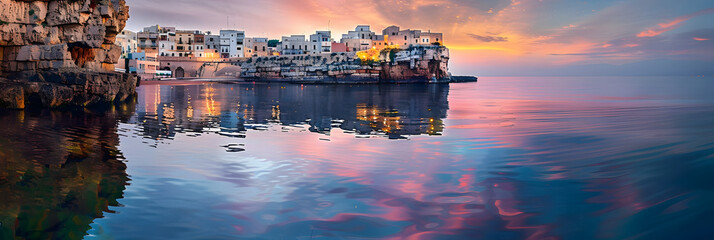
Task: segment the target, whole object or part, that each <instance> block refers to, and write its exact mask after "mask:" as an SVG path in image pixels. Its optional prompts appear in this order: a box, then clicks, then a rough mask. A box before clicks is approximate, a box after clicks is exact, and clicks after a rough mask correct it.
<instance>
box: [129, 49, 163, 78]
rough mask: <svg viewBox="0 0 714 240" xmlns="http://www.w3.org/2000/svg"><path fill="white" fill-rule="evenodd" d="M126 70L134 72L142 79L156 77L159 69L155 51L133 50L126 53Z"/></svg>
mask: <svg viewBox="0 0 714 240" xmlns="http://www.w3.org/2000/svg"><path fill="white" fill-rule="evenodd" d="M128 59H129V60H128V63H129V64H128V66H127V68H128V70H129V72H130V73H136V74H137V75H139V76H141V77H142V78H144V79H151V78H154V77H156V71H157V70H158V69H159V62H157V61H156V53H147V52H135V53H130V54H129V55H128Z"/></svg>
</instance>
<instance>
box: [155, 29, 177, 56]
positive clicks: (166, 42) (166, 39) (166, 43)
mask: <svg viewBox="0 0 714 240" xmlns="http://www.w3.org/2000/svg"><path fill="white" fill-rule="evenodd" d="M158 55H159V56H171V57H177V56H178V53H176V33H175V32H168V33H161V34H160V35H159V54H158Z"/></svg>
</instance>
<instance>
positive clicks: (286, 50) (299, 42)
mask: <svg viewBox="0 0 714 240" xmlns="http://www.w3.org/2000/svg"><path fill="white" fill-rule="evenodd" d="M311 45H312V44H311V43H310V42H308V41H307V40H305V35H291V36H289V37H287V36H283V38H282V42H281V44H280V45H279V46H280V55H297V54H305V53H306V52H307V51H308V49H310V46H311Z"/></svg>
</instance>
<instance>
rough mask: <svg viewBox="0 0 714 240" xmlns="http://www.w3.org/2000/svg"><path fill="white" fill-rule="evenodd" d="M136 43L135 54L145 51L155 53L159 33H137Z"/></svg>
mask: <svg viewBox="0 0 714 240" xmlns="http://www.w3.org/2000/svg"><path fill="white" fill-rule="evenodd" d="M136 37H137V39H138V41H137V49H138V50H137V52H145V51H157V50H158V49H157V48H158V41H159V33H153V32H138V33H136Z"/></svg>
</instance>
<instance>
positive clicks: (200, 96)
mask: <svg viewBox="0 0 714 240" xmlns="http://www.w3.org/2000/svg"><path fill="white" fill-rule="evenodd" d="M448 91H449V86H448V85H398V86H392V85H389V86H387V85H355V86H347V85H329V86H328V85H305V86H303V85H280V84H258V85H256V84H236V85H221V84H207V85H194V86H143V87H142V88H141V89H140V93H139V105H138V107H137V108H138V109H137V116H138V118H137V120H136V121H137V122H138V123H139V124H140V125H141V126H142V127H143V133H144V134H145V136H146V137H148V138H152V139H162V138H172V137H174V136H175V134H176V132H189V131H190V132H202V131H206V129H212V130H213V129H218V131H221V132H240V131H244V130H245V129H246V126H245V125H246V124H269V123H280V124H283V125H293V124H308V125H310V130H311V131H313V132H320V133H327V132H329V131H330V130H331V129H332V128H340V129H343V130H345V131H350V132H352V131H354V132H355V133H356V134H369V135H378V134H379V135H387V136H389V137H390V138H401V137H403V136H405V135H421V134H429V135H438V134H440V133H441V132H442V131H443V128H444V127H443V122H442V119H443V118H445V117H446V111H447V110H448V101H447V99H448ZM247 128H248V129H250V128H251V127H250V126H249V127H247Z"/></svg>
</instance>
